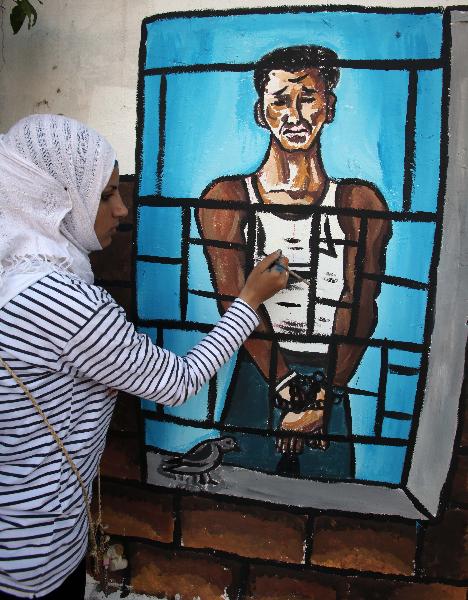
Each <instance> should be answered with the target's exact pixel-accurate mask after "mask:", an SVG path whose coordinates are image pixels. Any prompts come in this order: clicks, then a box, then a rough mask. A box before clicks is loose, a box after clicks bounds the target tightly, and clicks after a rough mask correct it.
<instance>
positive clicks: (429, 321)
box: [132, 5, 468, 521]
mask: <svg viewBox="0 0 468 600" xmlns="http://www.w3.org/2000/svg"><path fill="white" fill-rule="evenodd" d="M463 10H468V7H467V6H450V7H447V8H443V7H438V8H420V7H415V8H386V7H363V6H357V5H339V6H313V7H311V6H294V7H291V6H282V7H274V8H273V7H269V8H255V9H248V8H246V9H234V10H200V11H187V12H170V13H165V14H161V15H156V16H153V17H148V18H146V19H144V20H143V22H142V29H141V45H140V54H139V77H138V88H137V143H136V151H135V163H136V181H135V202H134V216H135V221H134V222H135V223H136V217H137V210H138V207H139V206H161V207H162V206H164V207H168V206H169V207H171V206H172V207H182V215H183V216H182V228H183V231H182V248H181V257H187V256H188V246H189V244H190V243H203V242H202V241H200V240H197V241H195V240H193V239H192V240H189V239H188V237H186V236H184V232H186V231H188V228H189V227H190V218H191V213H190V211H191V208H194V207H197V208H201V207H206V208H219V204H218V203H217V202H215V201H208V200H204V201H200V200H196V201H194V200H193V199H187V198H185V199H184V198H181V199H177V200H175V199H166V198H162V197H161V195H160V192H161V188H160V187H159V188H158V189H157V191H158V192H159V193H158V194H156V195H151V196H139V193H138V187H139V178H140V176H141V173H142V151H143V147H142V139H143V123H144V106H143V100H144V79H145V76H147V75H156V74H157V75H161V89H160V94H161V96H160V98H161V99H163V101H160V115H159V116H160V124H161V123H164V122H165V102H164V98H165V92H166V89H167V84H166V78H165V74H167V73H169V72H170V73H181V72H184V73H185V72H202V71H211V70H217V71H219V70H229V71H249V70H251V69H252V67H253V64H250V63H246V64H237V65H232V64H213V65H197V66H187V67H185V66H180V67H174V68H168V69H165V68H161V69H145V62H146V32H147V29H146V27H147V25H148V24H149V23H151V22H153V21H157V20H168V19H179V18H187V17H204V16H207V17H208V16H210V17H212V16H229V15H242V14H275V13H303V12H359V13H379V14H401V13H405V14H416V15H421V14H433V13H439V14H442V15H443V37H442V52H441V58H440V59H427V60H371V61H357V60H339V61H337V64H338V66H342V67H352V68H380V69H397V70H401V69H406V70H408V71H409V73H410V77H409V93H408V110H407V121H406V130H405V173H404V200H403V211H402V212H395V211H393V212H392V211H389V212H388V213H385V216H384V217H383V216H382V213H378V212H373V211H359V215H360V216H365V217H368V218H369V217H374V218H386V219H391V220H398V221H414V222H434V223H435V225H436V228H435V239H434V251H433V256H432V259H431V266H430V272H429V283H428V284H421V283H420V282H414V283H413V284H412V283H411V281H410V280H399V279H398V278H394V277H388V276H385V275H384V276H382V281H385V280H388V282H389V283H393V284H396V285H404V286H406V285H408V284H409V285H410V286H411V287H416V288H417V289H427V290H428V305H427V311H426V319H425V326H424V336H423V343H422V344H415V343H410V342H393V343H392V342H388V341H386V340H375V339H371V340H365V339H363V340H359V339H356V338H353V340H349V339H347V338H346V337H343V338H342V337H339V336H334V337H333V338H332V340H331V341H332V342H334V343H338V342H340V341H347V342H350V341H352V342H354V343H363V344H365V345H367V346H380V347H383V348H387V350H388V349H389V348H399V349H402V350H409V351H417V352H422V362H421V366H420V369H419V372H420V377H419V383H418V388H417V393H416V402H415V408H414V418H413V424H412V428H411V432H410V437H409V440H408V441H406V440H402V441H401V442H400V441H399V440H394V439H385V440H384V441H383V442H381V443H385V444H388V445H390V444H395V445H401V444H403V445H406V444H407V445H408V451H407V453H406V460H405V464H404V469H403V477H402V482H401V484H398V485H397V484H395V485H392V484H384V483H382V482H372V481H367V480H363V481H359V480H356V479H354V480H353V483H362V484H364V485H365V486H378V487H386V488H390V489H403V490H404V491H405V493H406V494H407V495H408V496H409V497H410V499H411V501H412V502H413V504H414V506H415V508H417V510H418V511H419V512H420V514H421V518H422V519H423V520H425V519H431V520H434V518H437V517H439V518H440V515H441V513H442V511H443V509H444V507H445V505H446V502H447V497H448V490H449V489H450V484H451V480H452V478H453V471H454V461H453V459H452V461H451V465H450V468H449V471H448V475H447V480H446V482H445V485H444V486H443V488H442V492H441V496H440V501H439V508H438V512H437V515H434V514H432V513H430V512H429V511H428V510H426V508H425V507H424V506H423V504H422V503H421V502H420V501H419V500H418V499H417V498H416V497H415V496H414V495H413V494H411V492H410V491H409V490H408V489H407V488H406V487H405V486H406V483H407V481H408V475H409V470H410V467H411V460H412V454H413V450H414V444H415V441H416V434H417V425H418V421H419V414H420V412H421V408H422V404H423V400H424V390H425V384H426V377H427V369H428V350H429V347H430V341H431V334H432V330H433V326H434V300H435V292H436V277H437V266H438V263H439V258H440V246H441V236H442V220H443V206H444V198H445V191H446V174H447V164H448V103H449V81H450V50H451V35H450V33H451V32H450V25H451V23H450V15H451V12H452V11H463ZM436 68H442V69H443V99H442V128H441V146H440V185H439V192H438V203H437V210H436V213H435V216H434V214H433V213H426V212H414V213H410V212H409V211H410V208H411V206H410V202H411V187H412V169H413V167H414V162H413V157H414V149H415V147H414V129H415V106H416V100H415V98H416V86H417V70H418V69H436ZM159 137H160V139H159V152H158V159H157V172H156V175H157V178H156V181H157V182H158V185H159V186H160V185H161V174H162V170H163V165H164V151H163V150H162V149H163V148H164V141H165V131H164V127H161V126H160V130H159ZM239 207H240V204H236V203H235V202H232V203H230V206H229V208H232V209H234V210H235V209H236V208H239ZM245 208H246V207H245V205H244V204H242V209H243V210H245ZM223 209H226V206H225V204H224V203H223ZM285 209H286V210H288V211H289V212H290V207H285ZM255 210H267V211H268V210H271V209H270V208H269V207H267V206H262V207H256V208H255ZM274 210H279V212H280V211H281V207H275V209H274ZM296 210H297V211H298V212H301V213H305V214H311V213H314V212H315V213H317V212H318V213H320V212H321V211H325V210H326V209H323V208H322V209H321V208H320V207H309V206H301V207H297V208H296ZM336 210H337V209H331V210H330V209H328V211H329V212H330V213H331V214H336ZM251 212H252V214H253V215H254V212H253V210H252V211H251ZM340 212H343V211H340ZM345 212H346V213H348V212H349V214H354V213H355V212H357V211H353V209H349V211H345ZM132 253H133V256H132V264H133V272H134V273H135V270H136V262H137V260H139V261H150V262H161V263H163V262H168V263H173V262H176V263H177V264H180V263H182V276H181V281H183V280H184V279H186V277H184V273H185V275H187V272H188V266H187V265H188V263H187V260H185V261H184V260H182V261H179V260H178V259H167V258H164V257H161V258H158V257H147V256H137V251H136V244H134V246H133V251H132ZM184 263H185V264H184ZM133 281H134V282H135V277H134V278H133ZM132 293H133V306H134V307H135V308H134V314H133V315H132V316H133V320H134V322H135V323H136V324H137V325H139V326H142V327H156V328H157V329H158V332H161V330H162V328H166V329H170V328H176V329H181V330H184V329H186V330H196V331H201V332H208V331H210V329H211V325H206V324H201V323H200V324H197V323H193V322H187V321H185V322H183V323H182V322H180V321H172V320H150V321H148V320H142V319H139V318H138V314H137V297H136V285H135V284H134V285H133V290H132ZM187 297H188V290H187V289H186V286H185V288H184V286H182V288H181V316H182V319H181V320H185V316H186V306H187ZM184 307H185V308H184ZM256 335H259V337H265V335H263V336H262V335H260V334H256ZM295 339H296V338H295ZM308 339H309V338H308ZM327 339H330V338H327ZM156 341H157V343H158V344H161V345H162V344H163V339H162V336H161V334H158V339H157V340H156ZM214 393H215V384H211V386H210V392H209V394H210V398H211V403H213V398H214ZM462 398H463V394H462ZM462 411H463V402H461V403H460V407H459V412H458V416H459V419H458V428H457V432H456V435H455V440H454V445H456V444H457V443H458V440H459V439H460V436H461V426H460V424H461V416H462V414H463V413H462ZM161 418H164V419H165V420H167V421H171V422H173V423H180V424H184V425H195V426H196V427H199V428H203V427H206V428H208V427H209V428H212V427H213V423H212V422H211V423H205V424H204V423H203V422H200V421H193V422H190V421H188V420H186V419H181V418H178V417H168V415H163V409H162V407H158V408H157V410H156V411H155V412H152V411H146V410H141V413H140V432H141V435H140V458H141V464H142V476H143V480H144V481H147V480H148V470H147V452H148V451H149V452H151V451H152V450H154V448H153V447H152V446H147V445H146V444H145V440H144V433H143V432H144V423H145V420H146V419H156V420H158V419H159V420H160V419H161ZM379 418H380V419H382V418H383V414H382V413H381V414H380V415H379ZM223 429H224V430H226V429H229V428H226V427H223ZM242 429H244V428H242ZM231 430H233V431H234V430H236V428H232V429H231ZM261 433H264V431H263V430H261ZM331 439H337V440H339V439H341V438H340V436H331ZM347 439H349V438H347ZM351 439H352V441H354V442H372V443H375V439H374V438H370V437H369V438H368V437H366V436H352V437H351ZM324 481H328V480H324ZM333 481H336V480H333ZM151 487H152V488H154V487H158V486H151ZM161 489H165V490H166V489H167V488H165V487H162V488H161ZM171 491H172V492H174V493H177V494H180V495H181V496H183V495H187V494H199V495H205V496H213V497H216V498H218V499H222V498H226V499H231V500H232V496H230V495H223V494H219V493H216V494H214V493H213V492H212V491H208V490H203V489H200V490H198V491H197V490H195V491H194V490H190V491H186V490H183V489H180V488H177V489H173V488H171ZM235 500H236V502H246V503H249V504H251V503H255V502H256V501H255V500H252V499H249V498H245V499H244V498H239V497H236V498H235ZM261 504H266V505H268V504H270V503H269V502H263V501H262V502H261ZM276 504H277V503H276V502H274V501H273V502H271V505H276ZM290 509H291V510H294V511H299V512H303V510H304V509H303V508H301V507H294V506H292V507H290ZM332 512H338V513H340V512H342V511H340V510H338V511H332ZM344 512H346V513H347V514H350V511H347V510H344ZM329 513H330V511H327V514H329ZM351 514H356V516H357V515H359V516H362V513H351ZM369 514H372V515H373V516H375V514H374V513H369ZM377 518H379V517H378V516H377ZM393 518H395V519H397V520H403V521H407V520H411V521H414V517H405V516H394V517H393Z"/></svg>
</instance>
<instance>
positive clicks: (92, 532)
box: [0, 357, 101, 574]
mask: <svg viewBox="0 0 468 600" xmlns="http://www.w3.org/2000/svg"><path fill="white" fill-rule="evenodd" d="M0 364H2V366H3V367H4V368H5V369H6V370H7V371H8V373H9V374H10V375H11V377H12V378H13V379H14V380H15V381H16V383H17V384H18V385H19V387H20V388H21V389H22V390H23V392H24V393H25V395H26V396H27V397H28V398H29V399H30V400H31V402H32V404H33V406H34V408H35V409H36V411H37V412H38V413H39V415H40V416H41V417H42V420H43V421H44V423H45V425H46V426H47V429H48V430H49V432H50V434H51V436H52V437H53V438H54V440H55V442H56V443H57V445H58V447H59V448H60V450H61V451H62V453H63V455H64V456H65V458H66V459H67V461H68V464H69V465H70V467H71V469H72V471H73V472H74V473H75V475H76V478H77V479H78V483H79V484H80V486H81V491H82V492H83V498H84V501H85V506H86V512H87V515H88V524H89V542H90V546H91V555H92V556H93V557H95V558H96V559H97V558H98V554H99V553H98V546H97V541H96V530H97V527H98V526H100V525H101V481H100V479H101V478H100V473H99V468H98V495H99V507H98V511H99V512H98V519H97V522H96V523H94V521H93V517H92V514H91V505H90V501H89V495H88V491H87V490H86V486H85V484H84V482H83V479H82V478H81V475H80V472H79V471H78V467H77V466H76V465H75V463H74V462H73V459H72V458H71V456H70V455H69V454H68V451H67V449H66V448H65V446H64V444H63V442H62V440H61V439H60V437H59V436H58V434H57V432H56V431H55V429H54V428H53V427H52V425H51V424H50V422H49V419H48V418H47V417H46V415H45V414H44V411H43V410H42V408H41V407H40V406H39V404H38V403H37V401H36V399H35V398H34V396H33V395H32V394H31V392H30V391H29V389H28V388H27V386H26V385H25V384H24V383H23V382H22V381H21V379H20V378H19V377H18V376H17V375H16V373H15V372H14V371H13V370H12V369H11V367H10V366H9V365H8V364H7V363H6V362H5V361H4V360H3V358H1V357H0ZM95 564H96V573H97V574H99V560H96V561H95Z"/></svg>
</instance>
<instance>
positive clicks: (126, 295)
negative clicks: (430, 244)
mask: <svg viewBox="0 0 468 600" xmlns="http://www.w3.org/2000/svg"><path fill="white" fill-rule="evenodd" d="M103 287H104V289H106V290H107V291H108V292H109V294H110V295H111V296H112V298H113V299H114V300H115V301H116V302H117V304H118V305H119V306H121V307H122V308H123V309H124V310H125V313H126V315H127V319H130V320H131V318H132V311H133V292H132V290H131V289H130V288H126V287H119V286H115V285H103Z"/></svg>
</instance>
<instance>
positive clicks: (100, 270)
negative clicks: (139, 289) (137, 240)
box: [90, 231, 133, 281]
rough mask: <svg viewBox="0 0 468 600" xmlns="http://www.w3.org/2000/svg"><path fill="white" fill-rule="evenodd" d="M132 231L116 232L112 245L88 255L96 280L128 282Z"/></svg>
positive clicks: (130, 270)
mask: <svg viewBox="0 0 468 600" xmlns="http://www.w3.org/2000/svg"><path fill="white" fill-rule="evenodd" d="M132 241H133V231H117V233H115V235H114V236H113V238H112V244H110V246H108V247H107V248H104V250H99V251H97V252H93V253H92V254H91V255H90V260H91V265H92V267H93V272H94V275H95V277H96V279H104V280H111V281H112V280H117V281H130V280H131V272H132V269H131V267H132Z"/></svg>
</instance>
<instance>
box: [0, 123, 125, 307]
mask: <svg viewBox="0 0 468 600" xmlns="http://www.w3.org/2000/svg"><path fill="white" fill-rule="evenodd" d="M115 158H116V157H115V152H114V150H113V149H112V147H111V145H110V144H109V142H107V140H106V139H105V138H103V137H102V136H101V135H99V134H98V133H97V132H96V131H94V130H92V129H90V128H89V127H86V126H85V125H83V124H82V123H79V122H78V121H75V120H74V119H68V118H66V117H63V116H58V115H46V114H44V115H32V116H30V117H26V118H25V119H22V120H21V121H18V123H16V124H15V125H13V127H12V128H11V129H10V130H9V131H8V132H7V133H6V134H5V135H0V307H1V306H4V305H5V304H6V303H7V302H8V301H9V300H11V299H12V298H13V297H14V296H16V295H17V294H19V293H20V292H21V291H23V290H24V289H25V288H26V287H28V286H29V285H31V284H32V283H34V282H35V281H37V280H39V279H41V278H42V277H43V276H44V275H46V274H47V273H50V272H51V271H54V270H60V269H61V270H67V271H69V272H72V273H74V274H76V275H77V276H78V277H80V278H81V279H84V280H85V281H87V282H88V283H91V282H92V281H93V273H92V271H91V265H90V263H89V258H88V254H89V253H90V252H92V251H93V250H100V249H101V245H100V243H99V241H98V239H97V237H96V234H95V232H94V222H95V220H96V214H97V210H98V207H99V200H100V197H101V193H102V191H103V189H104V188H105V186H106V184H107V182H108V181H109V178H110V176H111V173H112V170H113V168H114V164H115Z"/></svg>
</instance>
